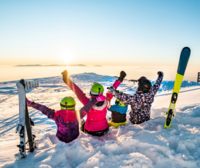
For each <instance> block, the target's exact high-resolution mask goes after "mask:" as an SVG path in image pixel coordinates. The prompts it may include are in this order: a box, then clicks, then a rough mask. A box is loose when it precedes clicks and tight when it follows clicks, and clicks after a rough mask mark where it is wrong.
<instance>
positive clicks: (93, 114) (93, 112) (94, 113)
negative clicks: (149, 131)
mask: <svg viewBox="0 0 200 168" xmlns="http://www.w3.org/2000/svg"><path fill="white" fill-rule="evenodd" d="M120 83H121V82H120V81H118V80H116V81H115V83H114V84H113V87H114V88H117V87H118V86H119V85H120ZM67 85H68V87H69V88H70V89H71V90H72V91H73V92H74V93H75V94H76V96H77V97H78V99H79V100H80V102H81V103H82V104H83V105H86V104H87V103H88V102H89V101H90V99H89V98H87V97H86V95H85V93H83V91H82V90H81V89H80V88H79V87H78V86H77V85H76V84H75V83H73V82H72V81H70V80H69V81H68V82H67ZM112 97H113V95H112V94H111V93H106V98H107V99H106V100H105V101H104V102H103V105H101V106H97V104H95V105H93V106H92V108H91V109H90V111H83V112H81V113H80V116H81V118H83V117H84V116H85V115H87V119H86V121H85V130H87V131H89V132H95V131H102V130H105V129H106V128H107V127H108V122H107V120H106V113H107V109H108V103H109V101H110V100H111V99H112Z"/></svg>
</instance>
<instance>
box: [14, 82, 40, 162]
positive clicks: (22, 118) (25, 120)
mask: <svg viewBox="0 0 200 168" xmlns="http://www.w3.org/2000/svg"><path fill="white" fill-rule="evenodd" d="M16 85H17V89H18V96H19V124H18V125H17V128H16V133H19V136H20V144H19V145H17V147H19V153H18V154H15V159H16V160H20V159H22V158H25V157H26V155H27V154H26V133H27V135H28V142H27V143H28V144H29V150H30V152H33V151H34V149H35V148H36V147H37V144H36V143H35V141H34V139H35V135H32V126H33V125H34V122H33V121H32V120H31V118H30V117H29V113H28V108H27V103H26V90H29V89H33V88H36V87H39V82H38V81H26V82H25V81H24V80H23V79H22V80H20V81H19V82H17V83H16ZM25 128H26V129H25Z"/></svg>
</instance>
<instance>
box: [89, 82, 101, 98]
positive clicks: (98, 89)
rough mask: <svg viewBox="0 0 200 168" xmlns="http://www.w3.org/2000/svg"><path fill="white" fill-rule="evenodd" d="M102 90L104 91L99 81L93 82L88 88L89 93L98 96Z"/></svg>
mask: <svg viewBox="0 0 200 168" xmlns="http://www.w3.org/2000/svg"><path fill="white" fill-rule="evenodd" d="M103 91H104V88H103V86H102V85H101V84H100V83H93V84H92V87H91V90H90V95H91V96H98V95H99V94H100V93H103Z"/></svg>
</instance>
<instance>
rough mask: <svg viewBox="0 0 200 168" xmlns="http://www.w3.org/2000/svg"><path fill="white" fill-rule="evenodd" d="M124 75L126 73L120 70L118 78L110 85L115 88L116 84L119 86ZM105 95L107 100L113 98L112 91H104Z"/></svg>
mask: <svg viewBox="0 0 200 168" xmlns="http://www.w3.org/2000/svg"><path fill="white" fill-rule="evenodd" d="M125 76H126V73H125V72H124V71H121V72H120V76H119V78H118V79H117V80H116V81H115V82H114V84H113V85H112V86H113V87H114V88H115V89H117V88H118V86H119V85H120V84H121V83H122V81H123V80H124V78H125ZM106 97H107V98H108V99H109V100H111V99H112V98H113V95H112V93H109V92H107V93H106Z"/></svg>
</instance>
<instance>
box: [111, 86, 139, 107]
mask: <svg viewBox="0 0 200 168" xmlns="http://www.w3.org/2000/svg"><path fill="white" fill-rule="evenodd" d="M108 89H109V93H112V95H113V96H115V97H116V98H117V99H119V100H120V101H121V102H122V103H123V104H125V105H128V104H131V103H133V102H135V101H136V99H137V97H136V94H134V95H133V96H131V95H129V94H126V93H122V92H120V91H119V90H116V89H115V88H114V87H113V86H111V87H108Z"/></svg>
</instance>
